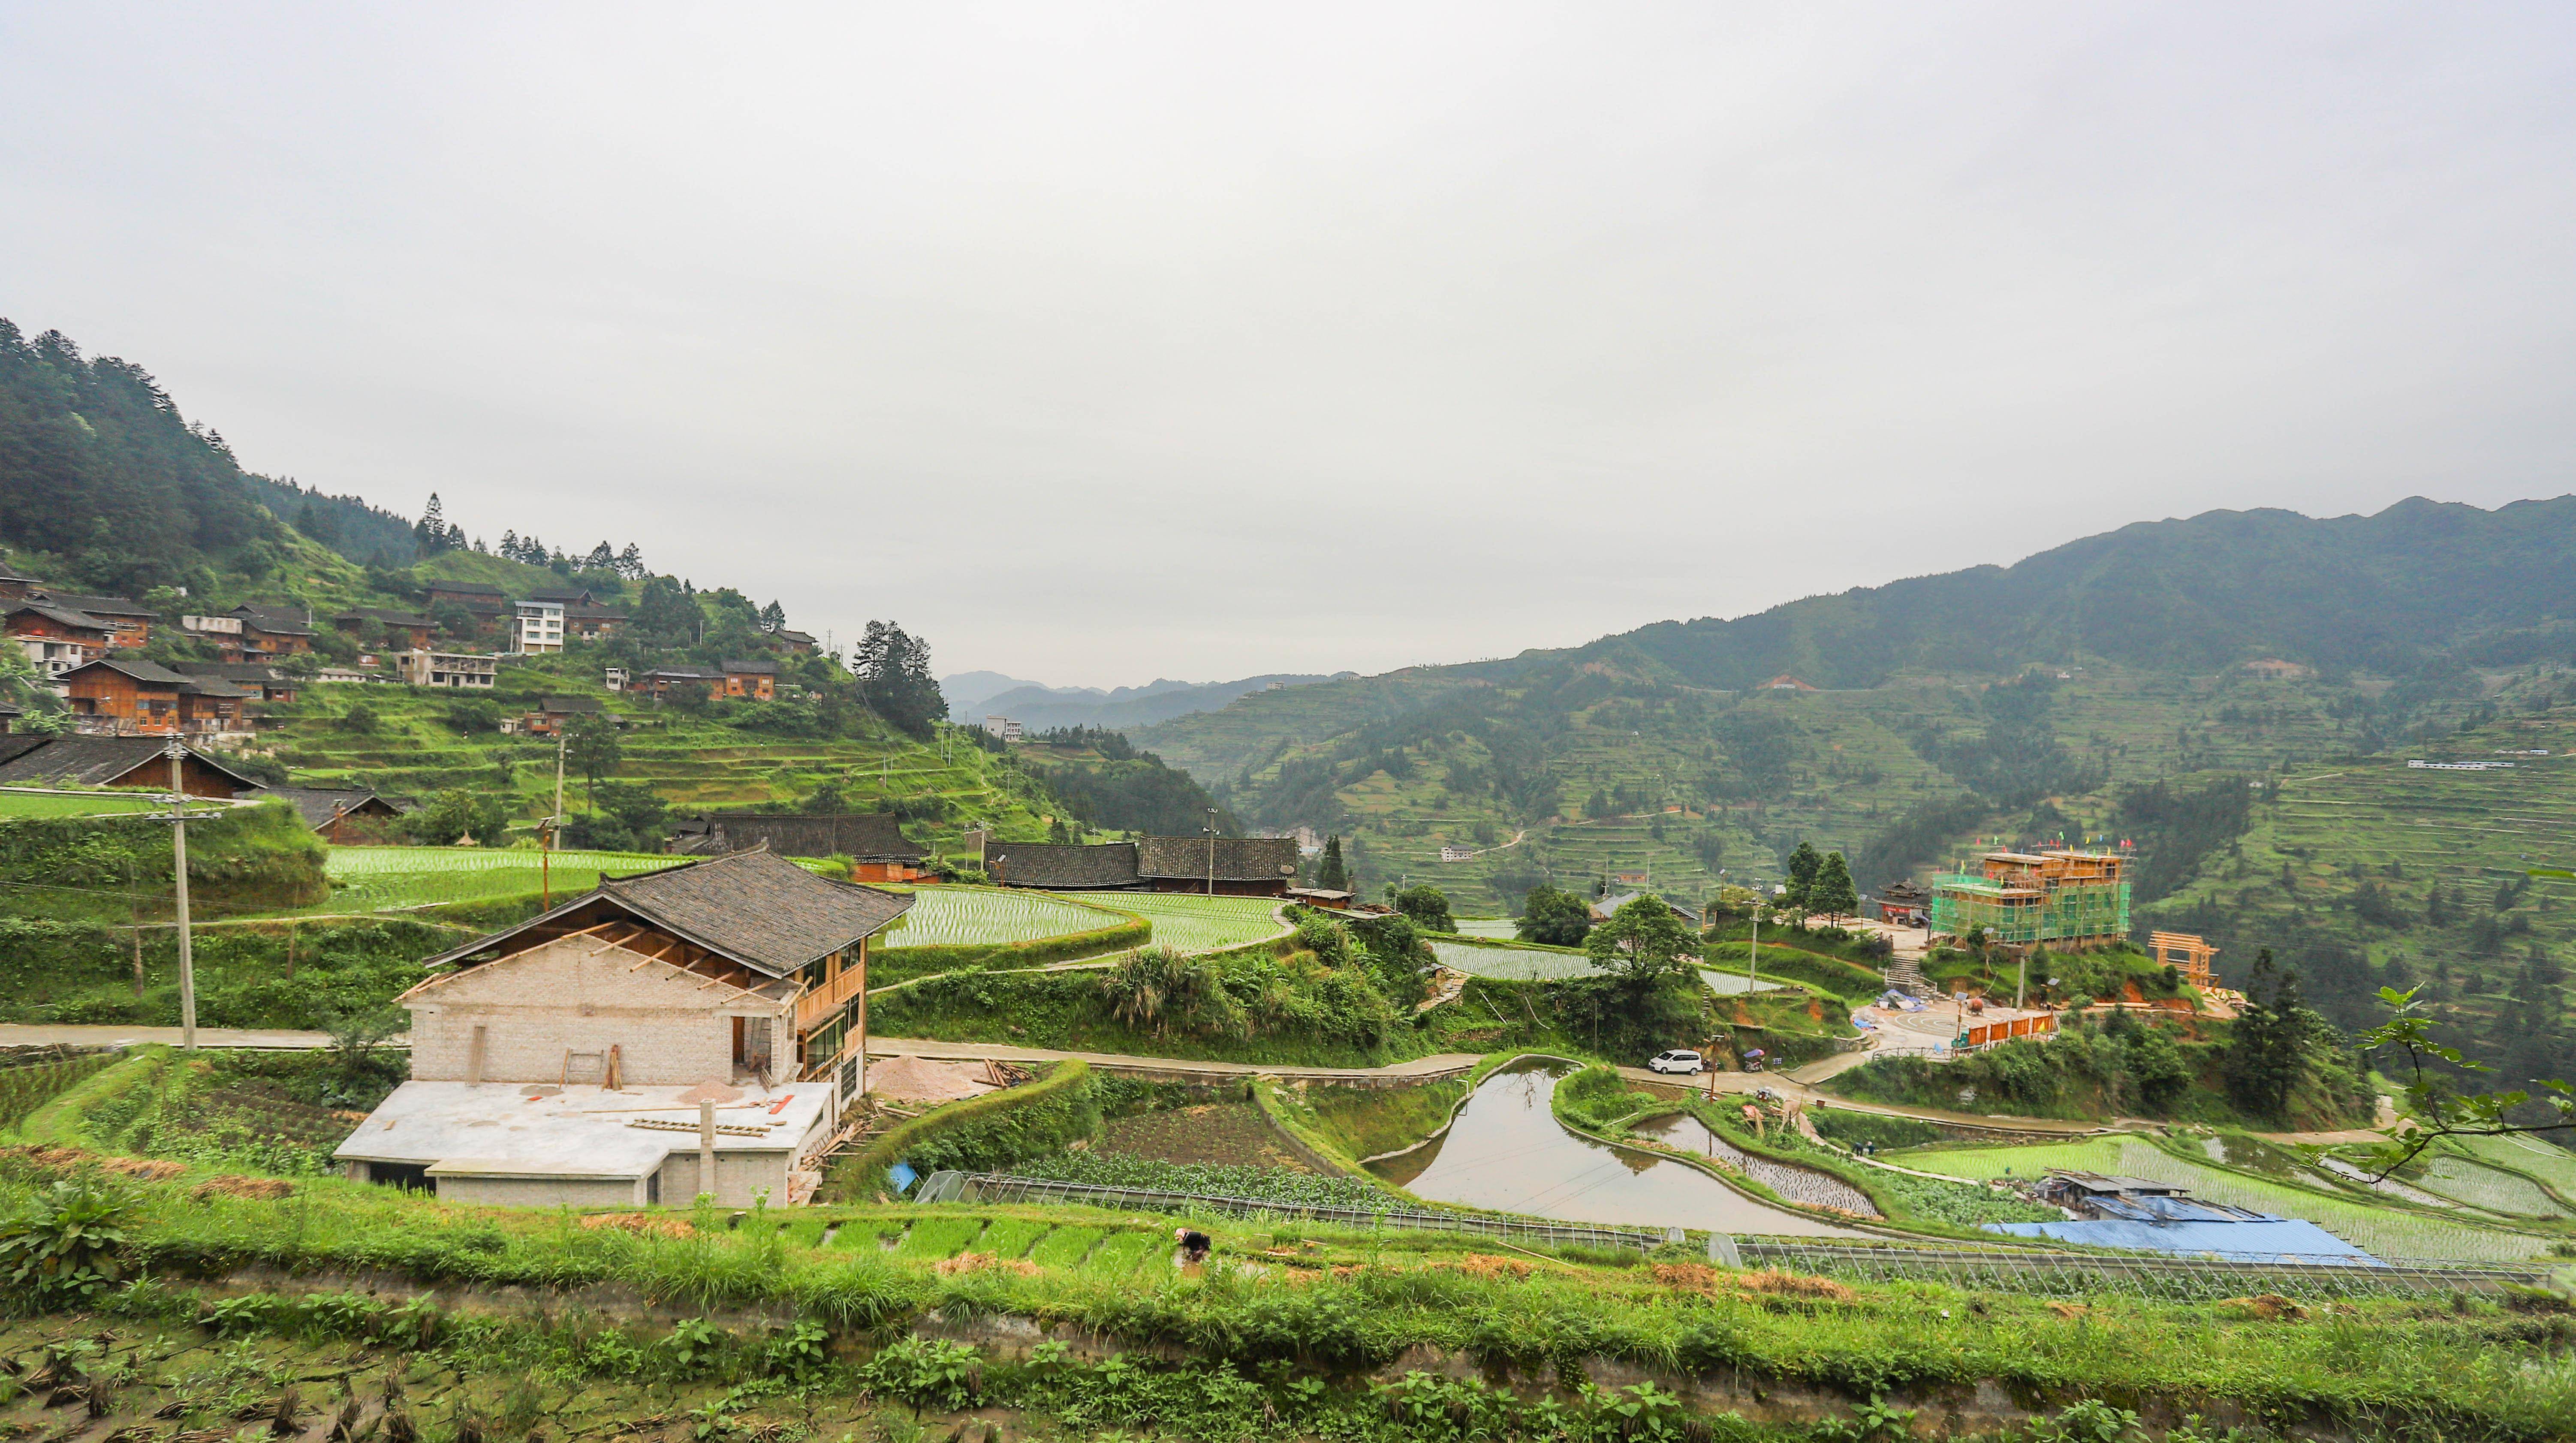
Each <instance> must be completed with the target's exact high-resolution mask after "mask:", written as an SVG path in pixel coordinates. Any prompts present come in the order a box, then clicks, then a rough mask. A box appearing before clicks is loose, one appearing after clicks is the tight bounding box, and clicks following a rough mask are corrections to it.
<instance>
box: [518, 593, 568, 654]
mask: <svg viewBox="0 0 2576 1443" xmlns="http://www.w3.org/2000/svg"><path fill="white" fill-rule="evenodd" d="M512 605H513V608H514V609H515V611H516V613H517V615H516V617H515V619H514V620H513V622H512V624H511V632H510V640H511V649H512V650H514V651H518V652H522V653H526V654H530V655H536V654H542V653H545V652H554V651H561V650H563V648H564V603H562V602H560V601H538V600H535V599H533V598H532V599H530V600H527V601H520V602H514V603H512Z"/></svg>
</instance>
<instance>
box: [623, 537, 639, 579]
mask: <svg viewBox="0 0 2576 1443" xmlns="http://www.w3.org/2000/svg"><path fill="white" fill-rule="evenodd" d="M617 574H618V575H620V576H623V577H625V578H626V579H627V580H629V581H641V580H643V579H644V553H643V552H641V551H639V550H637V549H636V547H635V543H634V542H632V541H629V542H627V543H626V549H625V550H623V551H621V552H619V553H617Z"/></svg>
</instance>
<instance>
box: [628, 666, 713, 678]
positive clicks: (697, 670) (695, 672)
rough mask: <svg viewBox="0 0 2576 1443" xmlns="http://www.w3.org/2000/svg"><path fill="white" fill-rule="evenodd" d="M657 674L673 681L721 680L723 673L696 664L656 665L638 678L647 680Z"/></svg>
mask: <svg viewBox="0 0 2576 1443" xmlns="http://www.w3.org/2000/svg"><path fill="white" fill-rule="evenodd" d="M657 676H660V677H668V678H670V679H671V680H673V681H722V680H724V673H723V672H720V671H708V670H707V669H706V668H704V667H697V666H657V667H654V668H653V669H652V670H650V671H647V672H645V673H643V674H642V676H640V677H639V678H638V680H644V681H649V680H651V679H652V678H654V677H657Z"/></svg>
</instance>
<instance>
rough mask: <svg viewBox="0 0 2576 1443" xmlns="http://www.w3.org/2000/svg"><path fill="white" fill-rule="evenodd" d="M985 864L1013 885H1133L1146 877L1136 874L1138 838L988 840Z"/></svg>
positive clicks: (994, 873)
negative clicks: (1081, 842) (1073, 842)
mask: <svg viewBox="0 0 2576 1443" xmlns="http://www.w3.org/2000/svg"><path fill="white" fill-rule="evenodd" d="M984 866H985V868H986V870H988V871H990V872H991V873H992V874H993V875H994V876H995V877H996V878H997V879H999V880H1000V881H1001V882H1003V883H1004V884H1005V885H1007V886H1013V887H1050V888H1054V887H1061V888H1065V889H1068V890H1077V891H1078V890H1082V889H1085V888H1092V887H1133V886H1137V885H1139V884H1140V883H1141V882H1142V880H1143V879H1142V878H1140V877H1138V876H1137V875H1136V844H1135V843H1134V842H1103V843H1100V844H1099V845H1096V846H1088V847H1082V846H1068V845H1066V844H1064V843H1061V842H986V843H985V844H984Z"/></svg>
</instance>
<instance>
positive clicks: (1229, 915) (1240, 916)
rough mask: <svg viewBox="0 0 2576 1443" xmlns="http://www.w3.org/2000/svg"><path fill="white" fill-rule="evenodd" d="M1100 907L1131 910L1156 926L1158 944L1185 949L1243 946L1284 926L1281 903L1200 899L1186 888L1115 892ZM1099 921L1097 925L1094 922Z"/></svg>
mask: <svg viewBox="0 0 2576 1443" xmlns="http://www.w3.org/2000/svg"><path fill="white" fill-rule="evenodd" d="M1099 901H1100V903H1101V905H1103V906H1108V907H1115V908H1117V909H1118V910H1119V911H1122V912H1133V913H1135V914H1137V915H1138V916H1140V917H1143V918H1144V919H1145V920H1146V921H1148V922H1151V923H1153V924H1154V942H1155V943H1156V945H1158V946H1163V947H1177V948H1179V949H1180V950H1181V951H1184V952H1212V951H1215V950H1217V949H1218V948H1221V947H1240V946H1242V945H1243V944H1244V943H1247V942H1258V941H1260V940H1261V939H1262V938H1264V937H1276V936H1278V935H1280V933H1282V932H1283V931H1285V930H1286V929H1285V928H1283V927H1281V926H1280V925H1279V918H1278V911H1279V904H1278V903H1277V902H1275V901H1273V900H1271V899H1270V898H1267V897H1199V896H1192V895H1191V894H1189V893H1187V892H1117V893H1112V894H1109V895H1106V896H1103V897H1101V898H1100V899H1099ZM1095 925H1097V924H1095Z"/></svg>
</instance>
